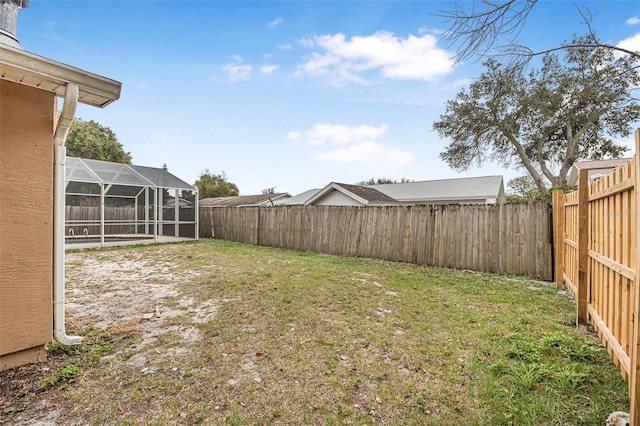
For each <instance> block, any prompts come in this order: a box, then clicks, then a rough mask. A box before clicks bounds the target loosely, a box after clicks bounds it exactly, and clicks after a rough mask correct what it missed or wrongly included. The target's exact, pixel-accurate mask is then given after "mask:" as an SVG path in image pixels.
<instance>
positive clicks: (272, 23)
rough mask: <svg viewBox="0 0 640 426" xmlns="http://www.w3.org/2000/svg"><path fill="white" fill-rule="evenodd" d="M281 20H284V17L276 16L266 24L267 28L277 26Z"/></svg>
mask: <svg viewBox="0 0 640 426" xmlns="http://www.w3.org/2000/svg"><path fill="white" fill-rule="evenodd" d="M283 22H284V19H282V18H281V17H279V16H278V17H277V18H276V19H274V20H273V21H271V22H269V23H268V24H267V26H268V27H269V28H275V27H277V26H278V25H280V24H282V23H283Z"/></svg>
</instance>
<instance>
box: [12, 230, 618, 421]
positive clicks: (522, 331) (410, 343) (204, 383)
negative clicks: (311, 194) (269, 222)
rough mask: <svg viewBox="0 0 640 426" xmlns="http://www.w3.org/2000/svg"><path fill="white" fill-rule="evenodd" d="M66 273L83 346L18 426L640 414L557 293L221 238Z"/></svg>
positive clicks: (77, 264) (93, 255)
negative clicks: (45, 409)
mask: <svg viewBox="0 0 640 426" xmlns="http://www.w3.org/2000/svg"><path fill="white" fill-rule="evenodd" d="M67 259H68V260H67V283H68V284H67V286H68V303H69V307H68V311H69V312H68V316H69V318H68V320H67V322H68V324H69V326H68V328H70V329H71V331H70V333H74V332H75V333H80V334H83V335H85V344H83V345H82V346H79V347H73V348H64V347H61V346H59V345H56V344H52V345H51V346H50V348H49V351H50V360H49V361H48V363H47V364H45V365H46V367H32V370H30V374H31V375H32V377H36V378H37V379H38V380H37V383H36V385H37V387H36V388H35V389H30V388H27V389H23V390H22V391H21V392H19V393H22V396H21V397H16V398H14V399H11V400H9V399H8V398H7V397H6V396H4V398H5V402H4V415H5V421H6V422H9V423H10V422H12V421H15V422H18V421H19V420H20V421H24V420H25V419H29V418H39V417H38V416H41V415H42V414H41V413H40V414H38V413H39V412H38V411H37V410H35V408H36V407H37V406H38V404H41V403H43V402H42V401H46V403H47V404H48V405H49V406H50V407H53V408H52V410H51V411H53V412H54V414H53V416H54V417H55V418H54V420H55V421H58V422H60V423H64V422H69V423H71V424H92V423H93V424H122V425H126V424H145V425H146V424H158V425H160V424H162V425H164V424H212V425H263V424H268V425H271V424H284V425H295V424H313V425H331V424H355V425H361V424H390V425H400V424H402V425H414V424H415V425H509V424H513V425H534V424H538V425H553V424H556V425H598V426H601V425H603V424H604V423H605V420H606V418H607V416H608V414H609V413H610V412H612V411H616V410H623V411H627V410H628V396H627V385H626V383H625V382H624V381H623V380H622V379H621V377H620V374H619V372H618V370H617V368H616V367H615V366H614V365H613V363H612V362H611V361H610V359H609V356H608V354H607V352H606V351H605V350H604V349H603V348H602V345H601V344H600V342H599V340H598V339H597V337H596V336H595V335H594V334H593V333H592V332H589V331H586V330H584V329H578V328H576V327H575V325H574V318H575V304H574V302H573V301H572V300H571V299H570V298H569V297H567V296H565V295H563V294H559V293H558V292H557V291H556V289H555V285H550V284H549V283H542V282H539V281H532V280H529V279H526V278H521V277H511V276H503V275H492V274H480V273H475V272H470V271H454V270H446V269H438V268H426V267H420V266H415V265H409V264H401V263H392V262H386V261H379V260H371V259H354V258H343V257H336V256H329V255H323V254H315V253H307V252H294V251H287V250H280V249H272V248H264V247H254V246H249V245H243V244H236V243H228V242H223V241H217V240H202V241H199V242H197V243H186V244H175V245H155V246H136V247H127V248H121V249H111V250H97V251H85V252H70V253H67ZM2 380H3V379H2V378H1V377H0V385H3V386H6V385H7V383H8V380H9V378H7V377H5V378H4V380H5V382H4V383H3V382H2ZM0 387H2V386H0ZM20 398H22V399H20ZM7 401H9V402H8V403H7ZM0 406H2V396H1V395H0ZM0 414H1V413H0ZM49 416H51V414H49ZM0 423H2V421H0Z"/></svg>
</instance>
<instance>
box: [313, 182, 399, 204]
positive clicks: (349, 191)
mask: <svg viewBox="0 0 640 426" xmlns="http://www.w3.org/2000/svg"><path fill="white" fill-rule="evenodd" d="M333 191H338V192H340V193H341V194H342V195H344V196H346V197H348V198H350V199H352V200H354V201H355V202H356V203H358V204H360V205H365V206H369V205H388V204H398V200H396V199H394V198H392V197H390V196H388V195H386V194H383V193H382V192H380V191H378V190H377V189H375V188H373V187H372V186H360V185H349V184H345V183H338V182H331V183H329V184H328V185H327V186H325V187H324V188H322V189H321V190H319V191H317V192H316V193H315V194H314V195H312V196H311V197H310V198H309V199H307V200H306V201H305V203H304V204H305V205H311V204H316V203H318V202H319V201H320V200H322V199H323V198H325V197H327V196H329V195H330V194H331V193H332V192H333Z"/></svg>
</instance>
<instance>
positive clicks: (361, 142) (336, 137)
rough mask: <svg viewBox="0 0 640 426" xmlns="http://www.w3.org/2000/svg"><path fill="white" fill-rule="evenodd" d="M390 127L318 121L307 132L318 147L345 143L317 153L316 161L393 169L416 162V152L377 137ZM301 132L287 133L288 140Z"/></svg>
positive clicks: (308, 139)
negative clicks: (385, 142)
mask: <svg viewBox="0 0 640 426" xmlns="http://www.w3.org/2000/svg"><path fill="white" fill-rule="evenodd" d="M388 128H389V126H387V124H386V123H385V124H381V125H380V126H377V127H376V126H369V125H364V124H363V125H360V126H345V125H341V124H327V123H317V124H315V125H313V126H312V127H311V128H310V129H309V130H308V131H306V132H305V133H304V136H306V138H307V143H308V144H309V145H311V146H319V145H322V144H324V143H328V144H333V145H342V147H340V148H338V149H334V150H329V151H326V152H317V153H315V154H314V155H313V156H312V159H313V160H317V161H333V162H339V163H366V164H372V165H374V166H375V167H376V168H380V169H385V170H386V169H389V170H390V169H393V168H395V167H397V166H402V165H405V164H409V163H411V162H413V154H412V153H411V152H409V151H404V150H401V149H396V148H389V147H386V146H384V145H382V144H380V143H378V142H376V139H378V138H380V137H381V136H382V135H384V134H385V133H386V132H387V130H388ZM301 136H302V135H301V134H300V133H298V132H291V133H289V134H287V137H288V138H289V139H293V140H297V139H299V138H300V137H301Z"/></svg>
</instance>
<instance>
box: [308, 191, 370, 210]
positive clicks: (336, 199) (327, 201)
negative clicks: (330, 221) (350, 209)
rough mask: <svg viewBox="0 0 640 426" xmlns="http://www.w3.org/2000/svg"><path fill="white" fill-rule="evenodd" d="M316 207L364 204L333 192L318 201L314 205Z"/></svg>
mask: <svg viewBox="0 0 640 426" xmlns="http://www.w3.org/2000/svg"><path fill="white" fill-rule="evenodd" d="M313 205H314V206H361V205H362V204H361V203H359V202H357V201H356V200H354V199H353V198H351V197H348V196H346V195H345V194H343V193H342V192H340V191H335V190H334V191H331V192H329V193H327V194H326V195H325V196H324V197H322V198H320V199H319V200H316V202H315V203H313Z"/></svg>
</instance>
